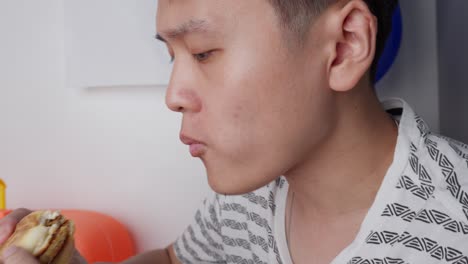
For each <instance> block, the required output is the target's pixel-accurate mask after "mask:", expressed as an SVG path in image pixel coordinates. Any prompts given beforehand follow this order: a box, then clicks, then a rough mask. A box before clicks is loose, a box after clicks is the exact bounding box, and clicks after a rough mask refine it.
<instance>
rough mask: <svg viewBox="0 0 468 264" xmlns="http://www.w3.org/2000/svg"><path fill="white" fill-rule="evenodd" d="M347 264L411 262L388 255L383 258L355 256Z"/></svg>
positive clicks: (404, 263) (405, 263)
mask: <svg viewBox="0 0 468 264" xmlns="http://www.w3.org/2000/svg"><path fill="white" fill-rule="evenodd" d="M347 264H409V263H407V262H405V261H404V260H402V259H399V258H390V257H386V258H383V259H379V258H373V259H364V258H361V257H354V258H352V259H351V260H350V261H348V263H347Z"/></svg>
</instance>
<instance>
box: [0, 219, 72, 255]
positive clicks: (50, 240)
mask: <svg viewBox="0 0 468 264" xmlns="http://www.w3.org/2000/svg"><path fill="white" fill-rule="evenodd" d="M74 232H75V226H74V224H73V222H72V221H70V220H68V219H66V218H65V217H64V216H63V215H62V214H60V212H59V211H35V212H33V213H31V214H29V215H27V216H26V217H24V218H23V219H22V220H21V221H20V222H19V223H18V224H17V225H16V229H15V231H14V232H13V234H12V235H11V237H10V238H9V239H8V240H7V241H5V243H4V244H2V245H1V246H0V254H1V253H3V251H4V250H5V249H6V248H8V247H9V246H17V247H21V248H23V249H25V250H27V251H28V252H30V253H31V254H32V255H34V257H36V258H37V259H38V260H39V262H40V263H41V264H49V263H51V264H68V263H70V260H71V258H72V256H73V252H74V239H73V234H74Z"/></svg>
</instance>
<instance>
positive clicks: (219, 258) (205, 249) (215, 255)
mask: <svg viewBox="0 0 468 264" xmlns="http://www.w3.org/2000/svg"><path fill="white" fill-rule="evenodd" d="M188 232H189V234H190V240H192V242H193V243H195V245H197V246H198V247H200V248H201V249H202V250H203V252H204V253H205V254H206V255H208V256H210V257H212V258H214V259H216V260H217V261H222V260H223V257H222V256H221V255H219V254H218V253H216V252H214V251H212V250H211V249H210V248H209V247H208V246H207V245H206V244H205V243H203V242H201V241H200V240H198V239H197V237H196V236H195V232H194V231H193V228H192V227H191V226H189V228H188Z"/></svg>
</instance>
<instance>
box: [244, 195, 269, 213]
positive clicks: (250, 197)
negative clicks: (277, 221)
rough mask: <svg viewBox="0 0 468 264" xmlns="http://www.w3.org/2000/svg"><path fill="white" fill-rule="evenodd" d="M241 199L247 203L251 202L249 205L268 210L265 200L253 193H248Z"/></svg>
mask: <svg viewBox="0 0 468 264" xmlns="http://www.w3.org/2000/svg"><path fill="white" fill-rule="evenodd" d="M242 197H244V198H246V199H248V200H249V202H251V203H254V204H258V205H260V206H261V207H262V208H264V209H267V208H268V201H267V199H265V197H263V196H261V195H256V194H255V193H254V192H249V193H246V194H243V195H242Z"/></svg>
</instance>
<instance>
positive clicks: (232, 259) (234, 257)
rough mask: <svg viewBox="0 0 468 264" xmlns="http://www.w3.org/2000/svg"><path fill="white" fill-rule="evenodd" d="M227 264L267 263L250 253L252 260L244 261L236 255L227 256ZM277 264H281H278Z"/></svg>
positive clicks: (244, 259)
mask: <svg viewBox="0 0 468 264" xmlns="http://www.w3.org/2000/svg"><path fill="white" fill-rule="evenodd" d="M227 263H236V264H268V263H267V262H263V261H261V260H260V258H259V257H258V256H257V255H255V254H254V253H252V259H246V258H243V257H241V256H237V255H232V254H231V255H228V256H227ZM279 264H282V263H281V262H279Z"/></svg>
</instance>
